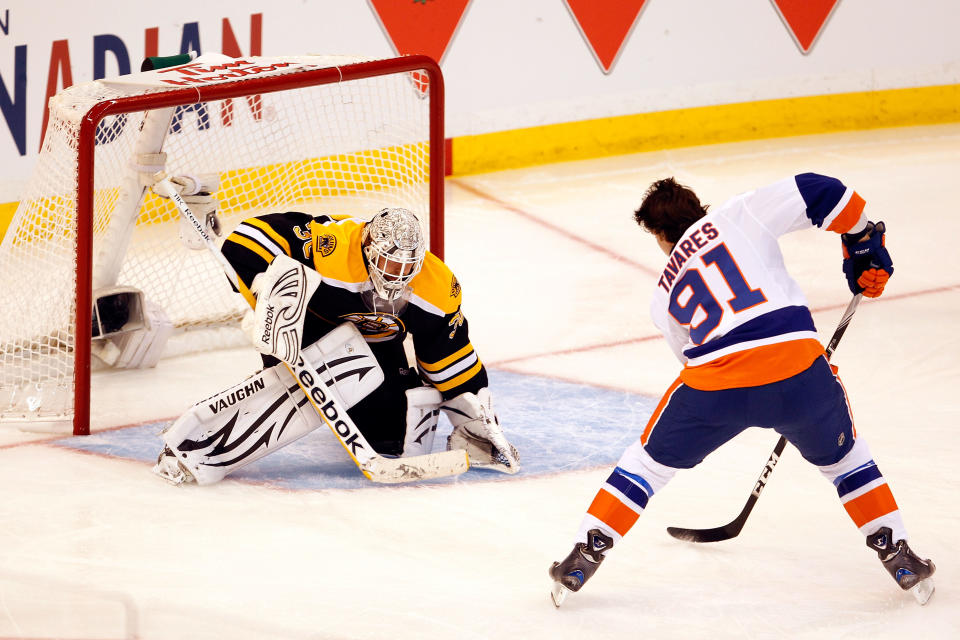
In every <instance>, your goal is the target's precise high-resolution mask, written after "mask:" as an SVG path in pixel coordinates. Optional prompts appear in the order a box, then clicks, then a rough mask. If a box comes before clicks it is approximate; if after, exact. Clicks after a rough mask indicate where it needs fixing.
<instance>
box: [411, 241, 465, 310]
mask: <svg viewBox="0 0 960 640" xmlns="http://www.w3.org/2000/svg"><path fill="white" fill-rule="evenodd" d="M410 287H411V289H412V290H413V303H414V304H418V303H420V302H423V303H425V304H418V306H421V307H424V308H426V309H427V310H428V311H433V312H434V313H436V312H438V311H439V312H440V314H442V315H448V314H451V313H454V312H455V311H456V310H457V309H459V308H460V300H461V297H462V296H461V291H460V283H459V282H458V281H457V277H456V276H455V275H453V272H452V271H450V267H448V266H447V265H446V264H445V263H444V262H443V260H441V259H440V258H438V257H437V256H435V255H433V254H432V253H430V252H429V251H428V252H427V254H426V255H425V256H424V258H423V268H421V269H420V273H418V274H417V275H416V277H415V278H414V279H413V280H412V281H411V283H410ZM431 307H432V309H431Z"/></svg>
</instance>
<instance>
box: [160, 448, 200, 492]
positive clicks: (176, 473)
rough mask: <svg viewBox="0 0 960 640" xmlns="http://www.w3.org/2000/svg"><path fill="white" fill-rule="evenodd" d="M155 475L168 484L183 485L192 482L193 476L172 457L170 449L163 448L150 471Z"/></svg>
mask: <svg viewBox="0 0 960 640" xmlns="http://www.w3.org/2000/svg"><path fill="white" fill-rule="evenodd" d="M150 470H151V471H153V472H154V473H155V474H157V475H158V476H160V477H161V478H163V479H164V480H166V481H167V482H169V483H170V484H174V485H177V484H184V483H185V482H193V474H191V473H190V472H189V471H187V470H186V469H185V468H184V467H183V465H182V464H180V461H179V460H177V457H176V456H175V455H173V451H171V450H170V447H164V448H163V451H161V452H160V456H159V457H158V458H157V464H156V465H154V466H153V468H152V469H150Z"/></svg>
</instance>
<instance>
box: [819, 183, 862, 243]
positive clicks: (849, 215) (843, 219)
mask: <svg viewBox="0 0 960 640" xmlns="http://www.w3.org/2000/svg"><path fill="white" fill-rule="evenodd" d="M864 205H866V202H864V200H863V198H861V197H860V194H859V193H857V192H856V191H854V192H853V195H851V196H850V201H849V202H848V203H847V206H845V207H844V208H843V211H841V212H840V214H839V215H838V216H837V217H836V218H834V219H833V222H831V223H830V226H829V227H827V231H836V232H837V233H846V232H847V231H850V229H851V228H852V227H853V225H855V224H856V223H857V220H859V219H860V214H861V213H863V207H864Z"/></svg>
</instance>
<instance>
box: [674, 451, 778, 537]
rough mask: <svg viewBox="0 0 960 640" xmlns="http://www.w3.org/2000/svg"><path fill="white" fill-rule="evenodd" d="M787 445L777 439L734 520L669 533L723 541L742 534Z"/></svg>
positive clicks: (681, 528) (675, 528)
mask: <svg viewBox="0 0 960 640" xmlns="http://www.w3.org/2000/svg"><path fill="white" fill-rule="evenodd" d="M786 446H787V439H786V438H784V437H783V436H780V439H779V440H778V441H777V446H775V447H774V448H773V453H771V454H770V457H769V458H768V459H767V464H765V465H763V471H761V472H760V477H759V478H757V482H756V484H755V485H754V486H753V491H752V492H751V493H750V497H749V498H747V503H746V504H745V505H743V510H741V511H740V515H738V516H737V517H736V518H734V519H733V521H731V522H729V523H727V524H725V525H723V526H722V527H713V528H712V529H684V528H683V527H667V533H669V534H670V535H672V536H673V537H674V538H676V539H678V540H683V541H685V542H722V541H723V540H730V539H731V538H736V537H737V536H738V535H740V531H741V530H742V529H743V525H744V524H745V523H746V522H747V516H749V515H750V512H751V511H753V505H755V504H757V499H758V498H759V497H760V493H761V492H762V491H763V488H764V487H766V486H767V478H769V477H770V474H771V473H772V472H773V468H774V467H775V466H776V465H777V462H779V461H780V455H781V454H782V453H783V449H784V448H785V447H786Z"/></svg>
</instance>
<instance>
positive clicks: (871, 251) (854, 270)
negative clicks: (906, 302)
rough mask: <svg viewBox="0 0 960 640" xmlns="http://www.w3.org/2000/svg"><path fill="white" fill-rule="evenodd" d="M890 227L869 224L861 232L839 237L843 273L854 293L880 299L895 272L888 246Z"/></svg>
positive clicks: (881, 224)
mask: <svg viewBox="0 0 960 640" xmlns="http://www.w3.org/2000/svg"><path fill="white" fill-rule="evenodd" d="M886 231H887V227H886V225H885V224H883V223H882V222H878V223H876V224H874V223H872V222H868V223H867V228H866V229H864V230H863V231H860V232H859V233H845V234H843V235H841V236H840V241H841V243H842V244H843V273H844V275H846V276H847V286H849V287H850V291H851V292H852V293H855V294H856V293H862V294H863V295H865V296H867V297H868V298H878V297H880V295H881V294H882V293H883V288H884V287H885V286H887V280H889V279H890V276H892V275H893V261H892V260H891V259H890V254H889V253H888V252H887V247H886V246H885V244H886V243H885V238H884V234H885V233H886Z"/></svg>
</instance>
